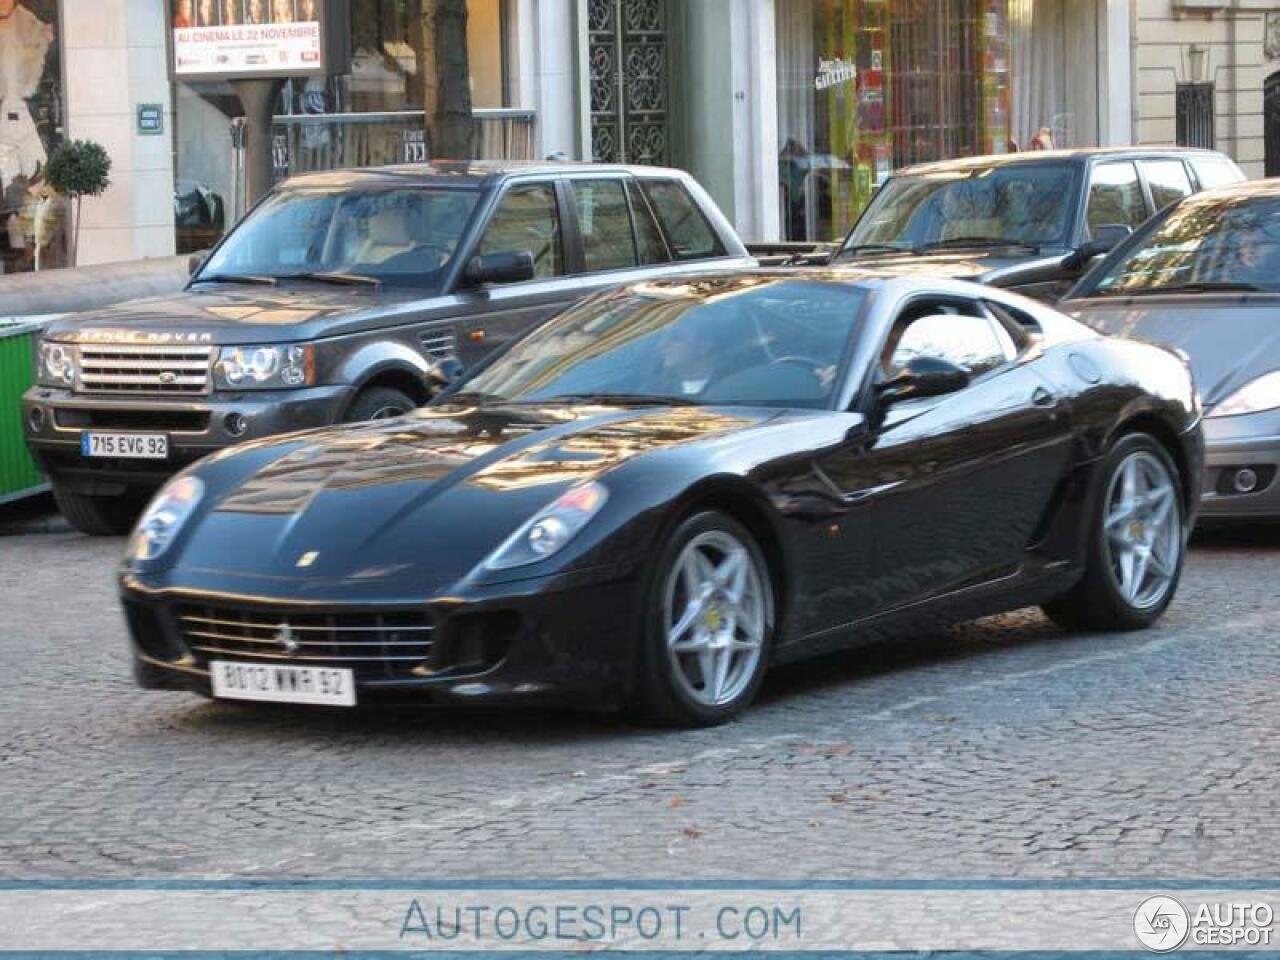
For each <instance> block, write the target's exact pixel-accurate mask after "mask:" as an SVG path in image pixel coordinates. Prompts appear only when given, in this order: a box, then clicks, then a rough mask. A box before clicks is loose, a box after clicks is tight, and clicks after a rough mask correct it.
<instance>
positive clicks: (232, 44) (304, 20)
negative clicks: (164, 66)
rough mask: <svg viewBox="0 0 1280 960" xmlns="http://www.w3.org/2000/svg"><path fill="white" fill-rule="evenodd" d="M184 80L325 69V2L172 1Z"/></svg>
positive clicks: (176, 66) (176, 60) (176, 58)
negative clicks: (323, 34) (323, 30)
mask: <svg viewBox="0 0 1280 960" xmlns="http://www.w3.org/2000/svg"><path fill="white" fill-rule="evenodd" d="M171 9H172V17H173V20H172V23H173V72H174V76H175V77H178V78H179V79H183V78H185V79H194V78H210V79H211V78H217V77H220V76H228V77H234V76H255V75H256V76H269V75H271V74H279V75H281V76H304V75H308V74H315V73H319V72H321V70H322V69H323V57H324V45H323V42H322V40H321V36H322V34H321V2H320V0H172V8H171Z"/></svg>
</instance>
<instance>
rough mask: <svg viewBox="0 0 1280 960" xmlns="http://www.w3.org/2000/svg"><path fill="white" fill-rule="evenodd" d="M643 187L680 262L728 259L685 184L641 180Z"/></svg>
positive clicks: (718, 239) (668, 243)
mask: <svg viewBox="0 0 1280 960" xmlns="http://www.w3.org/2000/svg"><path fill="white" fill-rule="evenodd" d="M641 187H642V188H643V189H644V193H645V196H646V197H648V198H649V203H650V204H651V205H652V207H653V212H654V213H655V214H656V215H657V217H658V223H659V225H661V227H662V232H663V233H664V234H665V235H666V238H667V245H668V246H669V247H670V248H671V252H672V254H673V255H674V256H675V258H676V259H677V260H705V259H707V258H708V257H723V256H724V255H725V254H724V245H723V244H722V243H721V242H720V238H719V237H718V236H716V232H715V231H714V230H713V229H711V224H709V223H708V222H707V218H706V217H704V216H703V215H702V211H701V210H699V209H698V204H697V203H696V202H695V201H694V199H693V197H691V196H689V191H688V190H686V189H685V188H684V185H683V184H681V183H679V182H678V181H675V180H642V181H641Z"/></svg>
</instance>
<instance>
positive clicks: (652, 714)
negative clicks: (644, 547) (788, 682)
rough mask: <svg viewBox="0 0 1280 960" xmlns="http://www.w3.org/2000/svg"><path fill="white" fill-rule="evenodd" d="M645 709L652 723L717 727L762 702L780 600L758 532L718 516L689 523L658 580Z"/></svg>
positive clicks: (641, 694) (644, 665) (642, 686)
mask: <svg viewBox="0 0 1280 960" xmlns="http://www.w3.org/2000/svg"><path fill="white" fill-rule="evenodd" d="M645 593H646V599H645V602H646V606H647V610H646V624H645V626H646V628H645V632H644V637H643V649H642V650H641V656H640V677H639V684H638V689H637V703H636V707H637V708H638V712H639V713H640V715H641V716H642V717H643V718H644V719H646V720H650V721H656V722H659V723H664V724H670V725H678V726H710V725H713V724H717V723H723V722H724V721H726V720H729V719H731V718H732V717H734V716H736V715H737V714H738V713H740V712H741V711H742V710H743V709H745V708H746V706H747V705H748V704H750V703H751V701H752V700H753V699H754V698H755V695H756V693H757V692H758V691H759V689H760V684H761V681H762V680H763V678H764V672H765V666H766V664H767V662H768V652H769V643H770V641H771V640H772V636H773V626H774V609H775V598H774V589H773V582H772V580H771V578H770V575H769V568H768V564H767V563H766V561H765V558H764V554H763V553H762V552H761V550H760V547H759V545H758V544H757V543H756V541H755V538H754V537H752V535H751V533H750V532H749V531H748V530H747V529H746V528H745V527H743V526H742V524H740V523H738V522H737V521H736V520H734V519H733V518H732V517H730V516H728V515H727V514H725V513H721V512H719V511H705V512H702V513H697V514H695V515H693V516H691V517H689V518H688V519H687V520H685V521H684V522H683V523H682V524H680V526H679V527H678V528H677V529H676V531H675V532H674V533H673V534H672V535H671V537H670V538H669V539H668V541H667V543H666V544H665V546H664V548H663V550H662V552H661V555H660V557H659V561H658V563H657V564H656V565H655V566H654V567H653V569H652V572H651V574H650V577H649V583H648V585H647V589H646V591H645Z"/></svg>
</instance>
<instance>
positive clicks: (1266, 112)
mask: <svg viewBox="0 0 1280 960" xmlns="http://www.w3.org/2000/svg"><path fill="white" fill-rule="evenodd" d="M1133 16H1134V35H1135V37H1136V38H1137V41H1138V42H1137V44H1136V46H1135V48H1134V56H1133V71H1134V89H1135V91H1136V96H1135V98H1134V136H1135V139H1136V140H1137V142H1139V143H1171V142H1174V141H1177V142H1180V143H1186V144H1188V145H1193V146H1205V147H1211V148H1215V149H1218V150H1222V151H1224V152H1225V153H1228V154H1230V155H1231V156H1232V157H1234V158H1235V159H1236V161H1237V162H1238V163H1239V164H1240V165H1241V167H1243V168H1244V171H1245V173H1246V174H1247V175H1248V176H1250V177H1261V176H1270V177H1274V176H1280V0H1136V2H1135V3H1134V5H1133Z"/></svg>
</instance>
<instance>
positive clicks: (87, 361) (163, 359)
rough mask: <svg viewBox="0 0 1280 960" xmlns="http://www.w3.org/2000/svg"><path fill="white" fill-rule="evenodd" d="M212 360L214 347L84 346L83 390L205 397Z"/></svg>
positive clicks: (81, 358)
mask: <svg viewBox="0 0 1280 960" xmlns="http://www.w3.org/2000/svg"><path fill="white" fill-rule="evenodd" d="M212 357H213V348H212V347H192V346H185V345H169V344H164V345H156V344H145V345H144V344H121V343H110V344H97V343H83V344H81V345H80V389H81V390H82V391H84V392H85V393H150V394H155V393H160V394H166V395H178V396H182V395H191V394H206V393H208V392H209V366H210V361H211V359H212Z"/></svg>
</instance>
